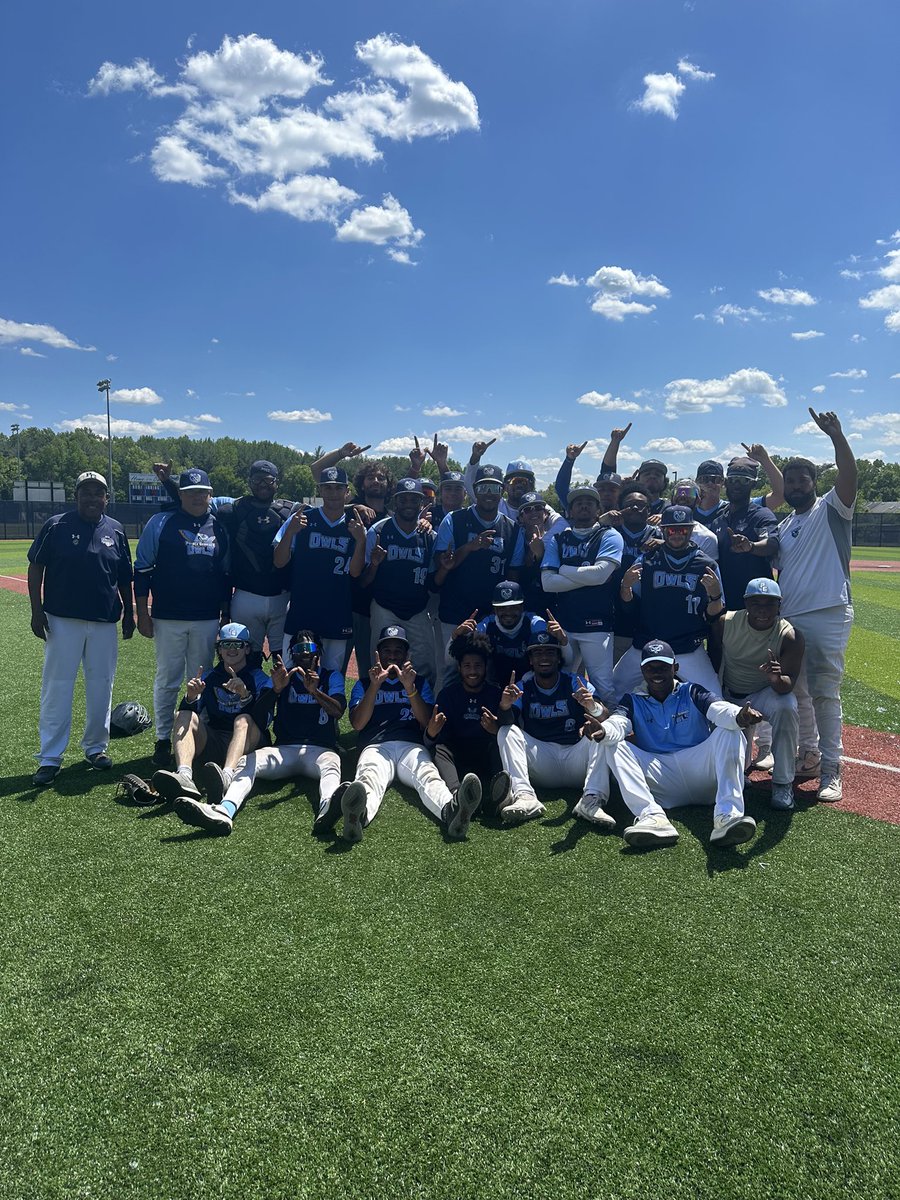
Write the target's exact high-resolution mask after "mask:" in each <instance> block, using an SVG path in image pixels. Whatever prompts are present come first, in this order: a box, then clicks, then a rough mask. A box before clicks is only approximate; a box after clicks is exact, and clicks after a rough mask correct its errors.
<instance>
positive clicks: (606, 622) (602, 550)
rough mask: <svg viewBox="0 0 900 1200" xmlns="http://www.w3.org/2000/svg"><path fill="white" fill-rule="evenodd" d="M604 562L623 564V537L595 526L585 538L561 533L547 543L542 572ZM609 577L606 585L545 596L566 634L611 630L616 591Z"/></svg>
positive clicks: (607, 527) (567, 531)
mask: <svg viewBox="0 0 900 1200" xmlns="http://www.w3.org/2000/svg"><path fill="white" fill-rule="evenodd" d="M603 561H612V562H614V563H620V562H621V561H622V535H621V534H620V533H619V532H618V531H617V530H615V529H610V528H609V526H606V525H598V526H597V528H596V529H595V530H593V531H592V532H591V533H590V534H589V535H588V536H587V537H579V536H578V534H577V533H576V532H575V530H574V529H562V530H560V532H559V533H554V534H552V535H551V536H550V537H549V538H548V539H547V548H546V550H545V551H544V561H543V569H544V571H555V572H556V573H557V574H558V573H559V569H560V567H581V566H584V565H585V564H594V563H599V562H603ZM614 578H615V573H613V574H611V575H610V578H609V579H607V581H606V583H601V584H599V585H596V586H593V587H592V586H591V585H586V586H585V587H579V588H573V589H572V591H570V592H548V593H547V599H548V602H549V603H551V605H552V612H553V615H554V617H556V619H557V621H559V623H560V625H562V627H563V629H565V631H566V633H573V634H575V633H603V632H609V630H611V629H612V627H613V618H614V614H615V589H614V583H613V580H614Z"/></svg>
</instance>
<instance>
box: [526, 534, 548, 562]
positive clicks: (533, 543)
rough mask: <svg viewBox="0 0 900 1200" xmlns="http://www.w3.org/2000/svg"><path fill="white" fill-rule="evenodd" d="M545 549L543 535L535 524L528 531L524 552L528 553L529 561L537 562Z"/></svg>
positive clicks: (541, 557)
mask: <svg viewBox="0 0 900 1200" xmlns="http://www.w3.org/2000/svg"><path fill="white" fill-rule="evenodd" d="M545 550H546V546H545V545H544V535H543V533H542V532H541V531H540V529H539V528H538V527H537V526H536V525H535V526H534V528H533V529H531V530H529V532H528V544H527V545H526V547H525V553H526V554H527V555H528V559H529V561H530V562H533V563H539V562H540V561H541V560H542V559H543V557H544V551H545Z"/></svg>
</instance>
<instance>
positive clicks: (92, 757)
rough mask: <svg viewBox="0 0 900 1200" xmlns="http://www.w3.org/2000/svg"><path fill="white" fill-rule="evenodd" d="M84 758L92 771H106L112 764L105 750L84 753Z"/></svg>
mask: <svg viewBox="0 0 900 1200" xmlns="http://www.w3.org/2000/svg"><path fill="white" fill-rule="evenodd" d="M85 758H86V759H87V760H88V763H89V764H90V766H91V768H92V769H93V770H94V771H108V770H109V769H110V767H111V766H112V765H113V764H112V759H111V758H110V757H109V755H108V754H107V753H106V751H105V750H98V751H97V753H96V754H86V755H85Z"/></svg>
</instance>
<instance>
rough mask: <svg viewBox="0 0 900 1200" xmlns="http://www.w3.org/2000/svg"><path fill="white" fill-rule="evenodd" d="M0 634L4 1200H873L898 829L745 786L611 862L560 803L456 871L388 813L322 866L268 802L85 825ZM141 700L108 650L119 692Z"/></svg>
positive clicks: (896, 993) (127, 744)
mask: <svg viewBox="0 0 900 1200" xmlns="http://www.w3.org/2000/svg"><path fill="white" fill-rule="evenodd" d="M0 615H2V618H3V621H4V626H5V628H6V629H7V630H8V631H10V632H11V633H12V637H11V638H10V639H9V650H8V653H7V660H6V666H7V677H6V683H7V686H6V689H5V691H6V699H5V702H4V703H5V706H6V717H7V719H6V723H5V724H6V727H7V729H8V730H10V731H11V732H12V734H13V736H12V737H10V738H8V740H7V745H6V749H5V751H4V752H3V753H2V756H0V769H2V775H3V777H4V778H3V782H2V784H0V878H2V881H3V918H4V919H3V922H2V926H0V980H2V984H0V986H2V995H3V997H4V1002H3V1004H2V1006H0V1067H2V1069H0V1112H2V1114H3V1118H2V1120H0V1162H2V1163H3V1164H4V1166H3V1170H2V1171H0V1197H2V1198H3V1200H5V1198H6V1197H9V1198H10V1200H13V1198H15V1200H20V1198H22V1197H32V1196H33V1197H40V1198H44V1197H48V1198H49V1197H53V1198H56V1197H60V1198H63V1197H65V1198H66V1200H68V1198H69V1197H77V1196H87V1197H92V1198H97V1197H110V1198H113V1197H116V1198H117V1197H120V1196H130V1197H147V1198H148V1200H157V1198H159V1197H171V1198H173V1200H181V1198H193V1197H201V1196H203V1197H228V1198H231V1197H236V1198H237V1197H240V1198H242V1200H243V1198H247V1197H260V1198H263V1197H265V1198H266V1200H269V1198H272V1197H285V1198H287V1197H306V1196H309V1197H333V1196H336V1195H341V1194H343V1195H347V1196H350V1197H370V1196H371V1197H382V1196H389V1197H393V1196H398V1197H445V1196H446V1197H472V1198H473V1200H474V1198H479V1200H482V1198H484V1200H490V1198H493V1197H507V1196H508V1197H514V1196H515V1197H522V1196H535V1197H545V1196H546V1197H569V1196H571V1197H585V1198H587V1197H591V1198H593V1197H599V1196H603V1197H648V1198H650V1197H652V1198H654V1200H656V1198H658V1197H673V1198H680V1197H685V1198H688V1197H691V1198H695V1197H716V1198H718V1197H747V1198H748V1200H750V1198H753V1200H757V1198H759V1197H787V1196H789V1197H810V1198H812V1197H815V1198H816V1200H818V1198H820V1197H821V1198H830V1197H841V1198H842V1200H844V1198H845V1197H847V1196H865V1197H866V1198H867V1200H868V1198H871V1200H881V1198H887V1197H892V1198H893V1200H897V1197H898V1196H900V1152H898V1146H897V1140H896V1128H895V1120H894V1119H895V1117H896V1113H897V1109H898V1100H900V1085H898V1076H897V1051H896V1012H897V1003H898V998H900V976H898V970H897V963H898V948H900V932H898V924H897V921H896V913H897V911H898V903H900V884H898V872H897V870H896V863H897V854H898V849H900V827H897V826H893V825H889V824H884V823H879V822H876V821H872V820H869V819H866V818H863V817H859V816H855V815H853V814H850V813H844V812H839V811H835V810H829V809H827V808H825V807H810V808H806V807H801V808H799V809H798V810H797V811H796V812H795V813H794V814H785V813H773V812H771V811H769V810H768V809H767V808H766V807H763V804H764V801H763V799H762V797H761V796H755V795H753V794H752V793H750V794H749V809H750V811H751V812H752V813H753V814H754V815H755V816H756V817H757V819H758V820H759V821H760V832H759V834H758V835H757V837H756V839H755V840H754V841H753V842H751V843H749V845H748V846H746V847H741V848H740V849H738V850H732V851H720V852H712V851H710V850H709V848H708V834H709V829H710V823H711V816H710V812H709V810H708V809H687V810H683V811H682V812H681V813H680V814H678V816H677V818H676V823H677V825H678V827H679V828H680V830H681V832H682V837H681V841H680V843H679V845H678V846H677V847H675V848H674V849H671V850H665V851H657V852H654V853H649V854H639V853H632V852H628V851H623V849H622V843H621V841H620V839H619V838H617V837H609V836H606V837H604V836H601V835H598V834H597V833H595V832H594V830H593V829H592V828H590V827H588V826H587V825H584V824H583V823H580V822H574V821H573V820H572V819H571V815H570V809H571V804H572V803H573V802H574V800H575V799H576V796H575V795H574V794H568V795H566V796H564V797H563V796H559V795H556V796H550V795H547V796H545V799H546V800H547V802H548V816H547V818H546V819H544V820H542V821H538V822H534V823H531V824H529V825H526V826H523V827H521V828H517V829H513V830H504V829H499V828H495V827H491V826H488V825H483V824H480V823H477V824H476V825H475V826H474V827H473V829H472V832H471V834H470V837H469V840H468V841H467V842H466V843H465V844H461V845H455V844H450V843H447V842H445V841H444V839H443V838H442V836H441V834H440V832H439V830H438V829H437V827H436V826H435V825H434V824H433V822H431V821H430V819H429V818H428V817H427V816H426V815H425V814H424V813H423V812H422V811H421V809H420V808H419V806H418V805H417V804H416V803H415V802H414V800H413V798H412V797H411V796H410V794H409V793H406V792H403V793H401V792H399V791H394V790H392V791H391V792H389V794H388V797H387V799H386V801H385V805H384V808H383V810H382V812H381V814H380V815H379V817H378V818H377V820H376V821H375V822H374V824H373V825H372V826H371V827H370V829H368V830H367V831H366V835H365V838H364V841H363V842H362V844H361V845H360V846H357V847H354V848H353V849H352V850H349V849H347V848H346V847H344V846H343V845H342V843H340V842H339V841H324V842H323V841H318V840H316V839H313V838H312V837H311V836H310V827H311V822H312V805H311V791H310V790H309V789H308V788H305V787H301V788H300V789H299V790H298V789H297V788H295V787H294V786H293V785H290V784H289V785H286V786H284V787H281V788H275V787H272V788H269V789H264V788H263V789H260V790H259V791H258V792H257V793H255V794H254V795H253V796H252V797H251V799H250V800H249V802H248V804H247V806H246V808H245V810H244V811H243V812H242V813H241V814H240V816H239V818H238V820H237V822H236V825H235V830H234V833H233V834H232V835H231V837H230V838H228V839H215V838H212V837H210V836H208V835H205V834H201V833H197V832H194V831H190V830H188V829H187V828H186V827H185V826H183V825H181V823H180V822H179V821H178V820H177V818H176V817H175V816H174V815H173V814H172V813H171V812H166V811H159V810H150V811H140V810H135V809H130V808H126V807H123V806H121V805H117V804H115V803H113V790H114V780H113V779H110V778H109V777H108V776H105V775H102V774H97V773H93V772H90V771H89V770H87V769H86V767H85V766H83V765H82V764H81V763H79V762H78V752H77V731H78V722H79V721H80V720H81V719H82V718H83V707H82V704H81V701H80V697H79V691H76V698H77V699H76V712H75V722H76V737H75V739H74V740H73V747H74V748H73V750H71V751H70V757H69V759H67V763H66V767H65V769H64V771H63V772H62V773H61V775H60V777H59V780H58V786H57V787H56V788H54V789H50V790H48V791H45V792H41V793H36V792H35V791H34V790H32V789H31V788H30V787H29V780H30V775H31V772H32V770H33V765H34V764H33V760H32V759H31V757H30V755H31V752H32V750H33V748H34V744H35V738H36V728H37V703H36V697H37V690H38V682H39V675H40V645H39V643H38V642H37V640H36V639H34V638H33V637H31V635H30V634H29V633H28V629H27V621H26V615H27V602H26V601H25V600H24V598H22V597H18V596H14V595H10V594H7V593H0ZM151 676H152V647H151V646H150V645H149V643H147V642H146V641H144V640H143V639H140V638H137V637H136V638H135V639H134V640H133V641H132V642H131V643H130V644H128V645H125V646H123V648H122V651H121V655H120V667H119V672H118V675H117V680H116V694H115V699H116V700H121V699H129V698H143V699H145V700H146V699H147V696H148V692H149V683H150V679H151ZM151 750H152V733H150V732H148V733H146V734H144V735H141V736H140V737H138V738H132V739H128V740H126V741H121V742H116V743H114V744H113V753H114V755H115V758H116V773H119V772H120V771H122V770H124V769H138V770H140V771H143V772H144V773H146V772H147V771H148V770H149V767H148V765H147V761H146V758H145V756H146V755H148V754H149V753H150V751H151ZM351 763H352V758H348V763H347V770H348V771H349V769H350V765H351ZM614 812H615V814H616V816H617V817H618V818H619V819H620V826H621V824H623V823H624V821H625V813H624V811H623V810H622V809H621V807H616V806H614Z"/></svg>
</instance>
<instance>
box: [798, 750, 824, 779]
mask: <svg viewBox="0 0 900 1200" xmlns="http://www.w3.org/2000/svg"><path fill="white" fill-rule="evenodd" d="M821 762H822V756H821V754H819V752H818V750H807V751H806V753H805V754H804V755H803V757H802V758H800V757H799V756H798V758H797V760H796V761H795V763H794V778H795V779H818V778H819V767H820V765H821Z"/></svg>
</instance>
